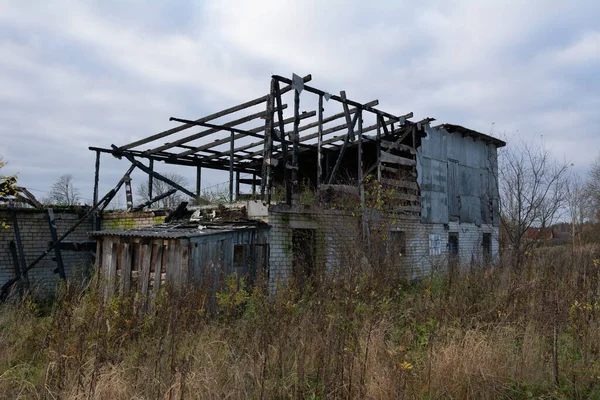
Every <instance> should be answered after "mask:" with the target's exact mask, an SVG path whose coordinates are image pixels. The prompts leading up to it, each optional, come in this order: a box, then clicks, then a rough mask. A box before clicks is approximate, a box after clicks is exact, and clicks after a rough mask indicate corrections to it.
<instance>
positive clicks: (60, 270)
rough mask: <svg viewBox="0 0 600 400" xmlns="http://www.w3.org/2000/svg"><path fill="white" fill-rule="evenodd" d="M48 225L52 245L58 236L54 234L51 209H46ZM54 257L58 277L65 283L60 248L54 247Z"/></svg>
mask: <svg viewBox="0 0 600 400" xmlns="http://www.w3.org/2000/svg"><path fill="white" fill-rule="evenodd" d="M48 223H49V224H50V237H51V238H52V243H54V242H56V241H57V240H58V234H57V233H56V220H55V219H54V210H52V208H49V209H48ZM54 256H55V258H56V265H57V267H58V276H60V279H62V280H63V281H66V280H67V275H66V274H65V264H64V263H63V259H62V253H61V252H60V246H54Z"/></svg>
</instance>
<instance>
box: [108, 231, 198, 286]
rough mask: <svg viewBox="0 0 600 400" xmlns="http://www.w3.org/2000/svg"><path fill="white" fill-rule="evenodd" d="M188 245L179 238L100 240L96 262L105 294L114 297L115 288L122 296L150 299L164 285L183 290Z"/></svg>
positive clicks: (110, 238) (112, 238)
mask: <svg viewBox="0 0 600 400" xmlns="http://www.w3.org/2000/svg"><path fill="white" fill-rule="evenodd" d="M100 243H101V244H100ZM188 245H189V241H185V240H184V241H181V240H179V239H170V240H163V239H153V240H149V239H139V238H122V237H121V238H120V237H114V236H105V237H103V238H102V239H101V242H100V241H99V245H98V246H99V247H100V246H101V248H102V255H101V257H100V259H99V260H97V262H98V265H100V266H101V269H100V270H101V274H102V276H103V278H104V280H105V282H104V283H105V285H106V288H105V295H106V296H107V297H110V296H112V295H114V294H115V292H116V289H117V288H118V290H119V291H120V292H123V293H127V292H137V293H138V294H140V295H142V296H154V295H156V293H157V292H158V290H159V289H160V287H161V286H162V285H164V284H165V282H169V283H171V284H172V285H174V286H175V287H184V286H185V285H186V284H187V283H188V265H189V249H188ZM167 266H169V267H168V268H167Z"/></svg>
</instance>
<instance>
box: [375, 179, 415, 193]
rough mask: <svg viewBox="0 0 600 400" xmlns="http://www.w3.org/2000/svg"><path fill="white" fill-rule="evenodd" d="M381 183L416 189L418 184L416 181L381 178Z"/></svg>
mask: <svg viewBox="0 0 600 400" xmlns="http://www.w3.org/2000/svg"><path fill="white" fill-rule="evenodd" d="M381 183H383V184H385V185H390V186H394V187H397V188H403V189H413V190H418V189H419V186H418V185H417V183H416V182H411V181H404V180H398V179H390V178H381Z"/></svg>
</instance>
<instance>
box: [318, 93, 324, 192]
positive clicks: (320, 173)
mask: <svg viewBox="0 0 600 400" xmlns="http://www.w3.org/2000/svg"><path fill="white" fill-rule="evenodd" d="M318 115H319V117H318V118H319V121H318V122H319V128H318V135H319V136H318V142H317V189H318V188H319V187H320V186H321V178H322V176H323V167H322V166H321V162H322V160H321V159H322V158H323V154H321V152H322V147H323V95H319V110H318Z"/></svg>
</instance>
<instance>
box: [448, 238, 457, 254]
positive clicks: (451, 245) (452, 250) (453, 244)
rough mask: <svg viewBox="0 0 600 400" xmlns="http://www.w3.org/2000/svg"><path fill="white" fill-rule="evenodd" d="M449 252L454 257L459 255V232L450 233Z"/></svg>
mask: <svg viewBox="0 0 600 400" xmlns="http://www.w3.org/2000/svg"><path fill="white" fill-rule="evenodd" d="M448 254H449V255H450V257H452V258H457V257H458V232H450V233H448Z"/></svg>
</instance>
